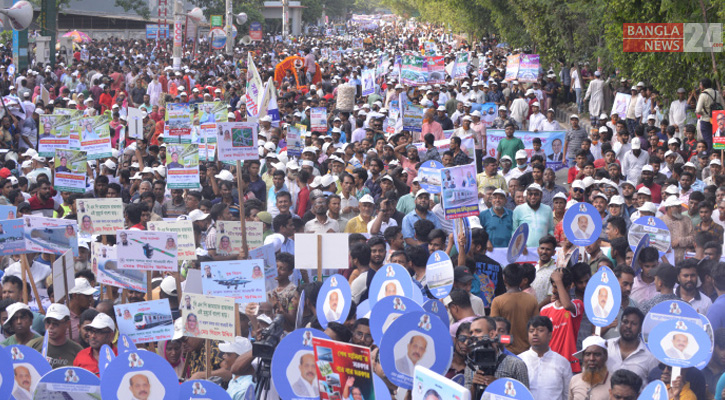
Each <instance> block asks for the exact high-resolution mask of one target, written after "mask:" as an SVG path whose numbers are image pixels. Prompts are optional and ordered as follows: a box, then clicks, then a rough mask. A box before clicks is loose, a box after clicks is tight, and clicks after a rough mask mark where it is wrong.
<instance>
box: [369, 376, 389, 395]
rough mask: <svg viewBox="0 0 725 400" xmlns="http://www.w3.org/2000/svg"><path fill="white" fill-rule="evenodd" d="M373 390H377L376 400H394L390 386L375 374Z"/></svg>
mask: <svg viewBox="0 0 725 400" xmlns="http://www.w3.org/2000/svg"><path fill="white" fill-rule="evenodd" d="M373 390H375V400H392V398H391V397H390V390H388V386H387V385H386V384H385V381H383V380H382V378H380V377H379V376H378V374H373Z"/></svg>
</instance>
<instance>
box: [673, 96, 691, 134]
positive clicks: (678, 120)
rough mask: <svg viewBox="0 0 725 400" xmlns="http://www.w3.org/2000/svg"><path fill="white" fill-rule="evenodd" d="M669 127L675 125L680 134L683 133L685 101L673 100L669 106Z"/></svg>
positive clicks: (685, 112) (685, 116)
mask: <svg viewBox="0 0 725 400" xmlns="http://www.w3.org/2000/svg"><path fill="white" fill-rule="evenodd" d="M669 117H670V125H677V126H678V127H679V128H680V134H682V132H683V131H684V128H685V120H686V119H687V101H686V100H682V101H680V100H675V101H673V102H672V104H670V116H669Z"/></svg>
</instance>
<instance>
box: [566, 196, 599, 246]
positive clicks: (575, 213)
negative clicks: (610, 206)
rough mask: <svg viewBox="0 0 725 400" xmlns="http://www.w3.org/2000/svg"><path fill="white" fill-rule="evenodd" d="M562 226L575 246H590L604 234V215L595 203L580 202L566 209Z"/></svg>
mask: <svg viewBox="0 0 725 400" xmlns="http://www.w3.org/2000/svg"><path fill="white" fill-rule="evenodd" d="M562 228H564V234H565V235H566V238H567V239H569V241H570V242H571V243H572V244H573V245H574V246H589V245H590V244H592V243H594V242H595V241H596V240H597V239H599V235H601V234H602V217H601V216H600V215H599V211H597V209H596V208H595V207H594V206H593V205H591V204H589V203H585V202H579V203H576V204H574V205H573V206H571V207H569V209H568V210H566V213H565V214H564V219H563V220H562Z"/></svg>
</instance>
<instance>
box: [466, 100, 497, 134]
mask: <svg viewBox="0 0 725 400" xmlns="http://www.w3.org/2000/svg"><path fill="white" fill-rule="evenodd" d="M474 111H478V112H480V113H481V123H483V125H484V126H485V127H486V128H490V127H492V126H493V121H494V120H495V119H496V117H497V116H498V105H497V104H496V103H472V104H471V112H474Z"/></svg>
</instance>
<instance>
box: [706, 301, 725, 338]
mask: <svg viewBox="0 0 725 400" xmlns="http://www.w3.org/2000/svg"><path fill="white" fill-rule="evenodd" d="M707 319H709V320H710V323H711V324H712V330H713V331H716V330H717V329H718V328H725V294H724V295H721V296H719V297H718V298H717V299H715V302H714V303H712V305H711V306H710V310H709V311H708V312H707Z"/></svg>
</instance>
